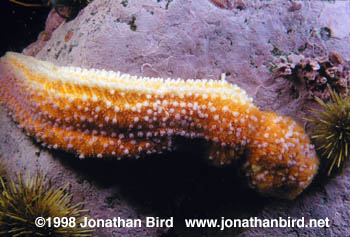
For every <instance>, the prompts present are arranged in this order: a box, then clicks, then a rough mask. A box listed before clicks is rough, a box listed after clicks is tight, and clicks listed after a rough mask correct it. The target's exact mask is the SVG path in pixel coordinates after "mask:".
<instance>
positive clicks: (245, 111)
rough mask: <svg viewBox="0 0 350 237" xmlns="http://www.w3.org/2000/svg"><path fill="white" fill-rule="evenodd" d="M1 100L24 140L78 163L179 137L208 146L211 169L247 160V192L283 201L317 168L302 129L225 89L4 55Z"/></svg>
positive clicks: (163, 147) (151, 149) (145, 150)
mask: <svg viewBox="0 0 350 237" xmlns="http://www.w3.org/2000/svg"><path fill="white" fill-rule="evenodd" d="M0 99H1V101H2V102H3V104H4V105H5V106H6V107H7V108H8V109H9V110H10V111H11V114H12V115H13V118H14V120H15V121H17V122H18V123H19V125H20V126H21V127H23V128H24V129H25V130H26V131H27V132H28V134H30V135H32V136H35V137H36V138H37V139H38V140H39V141H41V142H43V144H44V145H46V146H48V147H49V148H55V149H57V148H60V149H64V150H67V151H71V152H74V153H77V154H79V157H80V158H84V157H87V156H97V157H107V156H114V157H117V158H121V157H136V158H138V157H140V156H141V155H143V154H151V153H155V152H162V151H167V150H171V149H172V148H173V145H172V143H173V140H174V137H175V136H180V137H186V138H190V139H197V138H199V139H205V140H206V141H207V143H208V157H209V159H211V160H212V161H213V162H214V163H216V164H221V165H223V164H228V163H230V162H232V160H234V159H235V158H237V157H240V156H241V155H242V154H243V152H247V156H246V158H245V159H246V160H245V161H244V162H243V164H244V165H243V166H244V167H243V169H244V171H245V173H246V175H247V176H248V180H249V184H250V185H251V186H252V187H253V188H255V189H256V190H258V191H259V192H261V193H263V194H266V195H272V196H278V197H282V198H289V199H291V198H294V197H295V196H297V195H298V194H299V193H300V192H302V190H303V189H304V188H305V187H307V186H308V185H309V183H310V182H311V180H312V178H313V176H314V175H315V173H316V172H317V168H318V159H317V157H316V155H315V152H314V149H313V146H312V145H311V144H310V141H309V138H308V137H307V135H306V134H305V132H304V130H303V129H302V128H301V127H300V126H299V125H297V124H296V123H295V122H294V121H293V120H292V119H289V118H286V117H281V116H278V115H277V114H275V113H272V112H263V111H260V110H259V109H258V108H257V107H255V106H254V104H253V103H252V100H251V99H250V98H249V97H248V96H247V95H246V93H245V91H244V90H242V89H240V88H239V87H237V86H236V85H232V84H230V83H227V82H226V81H224V80H221V81H213V80H187V81H184V80H181V79H177V80H173V79H162V78H137V77H134V76H130V75H127V74H121V73H119V72H117V73H115V72H106V71H104V70H94V69H92V70H86V69H81V68H74V67H58V66H55V65H53V64H52V63H49V62H45V61H40V60H37V59H35V58H33V57H28V56H25V55H22V54H17V53H7V54H6V55H5V56H4V57H2V58H1V61H0Z"/></svg>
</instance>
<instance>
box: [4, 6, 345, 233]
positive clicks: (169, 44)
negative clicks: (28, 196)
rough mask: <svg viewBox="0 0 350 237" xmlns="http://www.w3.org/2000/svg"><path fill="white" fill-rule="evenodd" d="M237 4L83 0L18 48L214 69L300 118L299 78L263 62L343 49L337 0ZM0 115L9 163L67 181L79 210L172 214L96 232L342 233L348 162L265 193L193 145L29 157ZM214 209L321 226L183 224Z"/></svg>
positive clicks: (68, 61)
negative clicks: (136, 154) (114, 156)
mask: <svg viewBox="0 0 350 237" xmlns="http://www.w3.org/2000/svg"><path fill="white" fill-rule="evenodd" d="M217 2H220V1H217ZM223 2H225V1H223ZM227 2H231V1H227ZM241 2H243V1H241ZM243 3H244V7H240V8H234V7H233V8H232V9H231V8H225V7H224V8H222V7H219V6H217V5H215V4H213V3H212V1H207V0H203V1H189V0H161V1H150V0H138V1H115V0H94V1H93V2H92V3H91V4H89V5H88V6H87V7H86V8H85V9H84V10H83V11H82V12H81V14H80V15H78V16H77V18H76V19H74V20H72V21H70V22H66V23H63V24H60V25H59V26H58V28H57V29H55V30H53V32H52V35H51V37H50V39H49V40H48V41H47V42H46V43H45V45H44V46H42V47H39V48H40V50H39V51H37V50H34V51H33V50H28V49H27V50H25V51H24V52H25V53H27V54H36V57H37V58H39V59H43V60H48V61H52V62H55V63H57V64H59V65H73V66H82V67H86V68H99V69H102V68H103V69H107V70H114V71H121V72H125V73H129V74H135V75H139V76H141V75H142V76H153V77H165V78H167V77H171V78H177V77H181V78H200V79H201V78H212V79H219V78H220V75H221V74H222V73H225V74H226V79H227V80H228V81H230V82H232V83H235V84H238V85H239V86H240V87H242V88H244V89H245V90H246V91H247V93H248V94H249V95H250V96H251V97H253V98H254V101H255V104H256V105H257V106H259V107H260V108H261V109H263V110H273V111H276V112H278V113H280V114H283V115H288V116H292V117H294V118H295V119H296V120H297V121H299V122H301V123H303V120H302V118H303V117H305V116H307V115H308V114H309V109H310V108H313V107H315V106H317V105H316V103H315V102H313V101H310V100H308V99H307V96H308V93H307V90H306V89H305V88H303V87H302V86H301V85H299V87H298V85H293V82H291V81H288V80H286V79H285V78H281V77H278V78H275V77H273V73H271V72H270V70H271V68H273V62H274V61H275V60H276V58H278V57H280V56H281V55H282V56H288V55H291V54H292V53H294V54H303V55H305V56H311V55H312V56H319V57H321V56H327V55H328V52H331V51H335V52H338V53H339V54H340V55H342V57H343V58H344V59H345V60H346V59H348V58H349V56H350V43H349V41H350V37H349V34H350V33H349V31H348V30H347V28H346V27H347V25H349V24H346V22H347V21H348V20H349V18H348V14H347V12H346V9H347V8H346V5H345V4H346V2H341V1H340V2H339V1H337V2H334V3H333V2H332V3H331V2H325V1H311V2H310V1H304V2H300V3H298V5H297V7H293V8H291V4H290V3H289V2H287V1H277V0H271V1H244V2H243ZM326 13H327V15H326ZM50 17H51V18H52V17H53V16H52V15H51V16H49V20H48V21H50ZM324 27H327V29H329V30H330V31H329V32H330V35H328V36H327V35H326V36H327V37H325V35H324V34H323V33H322V34H323V35H321V31H320V29H322V28H324ZM293 86H296V87H298V91H299V92H298V93H299V94H298V95H296V92H295V90H293V89H292V88H293ZM0 118H1V124H0V133H1V134H2V135H3V136H1V137H0V151H1V154H2V157H3V158H4V159H5V160H7V162H8V163H9V165H10V166H11V167H12V168H11V170H21V171H24V170H25V171H30V172H34V171H36V170H43V171H44V172H45V173H47V174H48V177H49V178H51V179H52V180H53V182H54V183H55V184H56V185H63V184H65V183H67V182H69V183H70V184H71V189H70V191H71V193H73V195H74V197H75V201H84V202H85V203H86V208H88V209H90V210H91V212H90V216H92V217H94V218H104V219H106V218H112V217H117V216H120V217H123V218H140V219H143V220H144V219H145V218H146V217H147V216H163V217H169V216H174V217H175V226H174V228H164V227H159V228H146V227H141V228H100V229H98V230H97V231H96V236H111V235H113V234H115V235H118V236H158V235H160V234H162V233H166V232H167V233H169V234H174V235H184V236H193V235H210V236H214V235H215V236H226V235H235V234H240V235H241V236H282V235H286V236H299V235H303V236H304V235H310V236H314V235H334V236H345V235H347V234H348V220H349V218H350V214H349V212H348V211H347V210H349V208H350V207H349V197H350V193H349V192H350V191H349V190H350V181H349V180H350V178H349V175H350V169H349V168H347V169H346V170H345V174H344V178H342V177H341V176H338V177H335V178H333V179H331V180H330V181H329V182H321V181H320V180H321V179H316V180H315V182H314V184H313V185H312V186H311V187H310V188H309V189H308V190H307V191H306V192H304V193H303V194H302V195H301V196H300V197H298V198H297V199H296V200H293V201H281V200H276V199H267V198H263V197H260V196H258V195H257V194H256V193H254V192H252V191H250V190H247V189H246V188H245V187H244V185H241V184H239V183H237V181H236V177H234V175H233V174H232V173H233V172H232V170H231V169H230V168H231V167H228V168H223V169H218V168H213V167H209V166H207V165H206V164H205V163H203V162H201V160H200V159H201V157H200V152H199V151H195V152H193V151H192V153H188V152H185V153H183V152H175V153H173V154H167V155H163V156H157V157H147V158H144V159H142V160H137V161H136V160H135V161H134V160H132V161H119V162H118V161H104V160H88V161H80V160H78V159H77V158H76V157H74V155H72V154H66V153H63V152H53V151H47V150H41V152H40V156H39V157H38V156H36V155H35V152H36V151H38V150H39V149H40V148H39V146H38V145H37V144H35V143H34V142H33V141H32V140H31V139H28V138H26V137H25V136H24V133H23V132H22V131H21V130H19V129H17V128H16V126H15V124H14V123H13V122H11V121H10V119H9V118H8V117H6V113H5V112H4V111H3V108H2V110H1V113H0ZM189 158H190V159H189ZM221 216H223V217H225V218H250V217H255V216H256V217H258V218H261V219H264V218H268V219H271V218H279V217H282V218H285V219H288V217H291V218H301V217H304V218H305V220H309V219H310V218H320V219H325V218H329V220H330V222H331V228H297V227H286V228H242V229H240V228H227V229H225V230H224V231H220V229H219V228H202V229H191V228H185V227H184V219H185V218H194V217H196V218H219V219H220V218H221Z"/></svg>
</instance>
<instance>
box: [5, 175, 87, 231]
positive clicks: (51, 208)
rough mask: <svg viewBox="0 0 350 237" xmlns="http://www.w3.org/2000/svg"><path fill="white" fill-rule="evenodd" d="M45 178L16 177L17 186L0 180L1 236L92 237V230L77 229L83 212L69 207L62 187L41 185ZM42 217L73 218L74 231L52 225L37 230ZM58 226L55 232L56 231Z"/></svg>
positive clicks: (68, 201) (62, 225) (68, 197)
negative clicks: (36, 220) (37, 220)
mask: <svg viewBox="0 0 350 237" xmlns="http://www.w3.org/2000/svg"><path fill="white" fill-rule="evenodd" d="M44 179H45V176H40V175H36V176H34V177H30V176H29V175H28V176H27V179H26V180H25V181H23V180H22V179H21V176H20V175H17V182H15V181H13V180H9V181H8V182H7V183H6V184H5V183H4V181H3V179H2V178H0V181H1V185H2V193H1V194H0V235H1V236H3V235H6V236H91V232H92V230H91V229H85V228H80V223H81V222H82V220H83V217H82V216H81V215H82V214H83V213H85V212H86V210H82V209H80V206H81V204H76V205H71V195H69V194H68V193H66V191H65V187H64V188H61V189H53V188H52V187H50V186H49V185H48V183H46V182H44ZM38 217H43V218H45V219H46V220H47V218H49V217H52V218H53V217H58V218H60V220H63V219H62V217H70V218H75V224H76V226H75V227H69V226H66V225H64V223H63V222H62V223H60V226H57V225H54V223H52V225H51V227H49V226H48V225H45V226H43V227H37V226H36V225H35V219H36V218H38ZM56 226H57V228H56Z"/></svg>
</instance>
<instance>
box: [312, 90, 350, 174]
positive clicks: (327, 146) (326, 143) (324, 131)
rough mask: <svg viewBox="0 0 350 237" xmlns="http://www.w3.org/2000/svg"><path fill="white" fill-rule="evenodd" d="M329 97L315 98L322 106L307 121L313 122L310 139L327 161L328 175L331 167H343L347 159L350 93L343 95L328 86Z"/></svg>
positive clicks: (349, 141)
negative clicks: (326, 98) (328, 99)
mask: <svg viewBox="0 0 350 237" xmlns="http://www.w3.org/2000/svg"><path fill="white" fill-rule="evenodd" d="M328 89H329V91H330V95H331V99H330V101H329V102H328V103H325V102H324V101H322V100H321V99H320V98H318V97H315V100H316V101H317V102H318V103H319V104H320V105H321V106H322V107H323V108H324V110H321V111H314V116H313V117H312V118H311V119H309V121H311V122H313V123H314V124H315V127H314V129H313V134H312V136H311V139H312V140H313V141H314V143H315V146H316V150H317V151H318V152H319V155H320V156H321V158H325V159H327V160H328V161H329V168H328V175H330V173H331V171H332V169H333V167H334V166H335V165H336V166H337V168H340V167H342V169H343V170H344V168H345V162H344V161H345V160H348V159H349V143H350V95H349V93H348V92H347V93H346V95H345V96H344V97H342V96H340V95H339V94H338V93H337V92H335V91H333V90H332V89H330V88H328Z"/></svg>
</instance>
